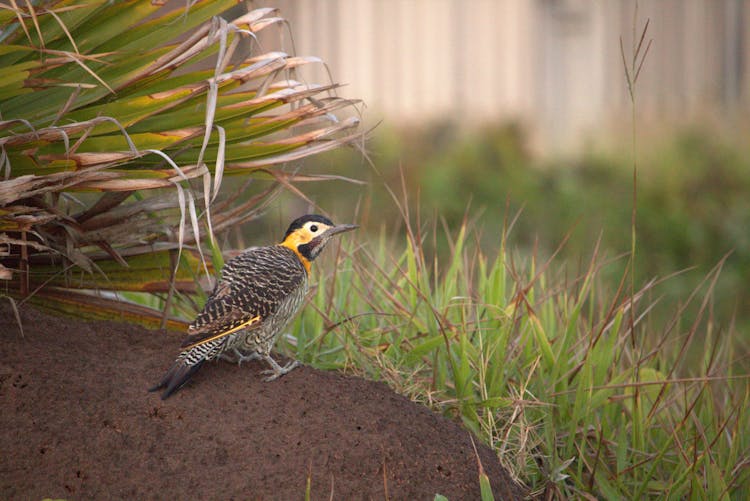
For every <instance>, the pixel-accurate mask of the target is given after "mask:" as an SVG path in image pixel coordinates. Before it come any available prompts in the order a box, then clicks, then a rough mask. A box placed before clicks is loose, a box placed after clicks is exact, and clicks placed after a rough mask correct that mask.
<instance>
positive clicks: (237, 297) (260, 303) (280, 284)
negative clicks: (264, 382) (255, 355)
mask: <svg viewBox="0 0 750 501" xmlns="http://www.w3.org/2000/svg"><path fill="white" fill-rule="evenodd" d="M306 292H307V271H306V270H305V268H304V266H303V265H302V263H301V262H300V260H299V258H298V257H297V256H296V255H295V254H294V252H293V251H292V250H290V249H288V248H286V247H282V246H279V245H274V246H268V247H253V248H250V249H248V250H246V251H245V252H243V253H242V254H240V255H239V256H237V257H235V258H234V259H232V260H230V261H228V262H227V263H226V265H225V266H224V269H223V270H222V273H221V279H220V280H219V282H218V283H217V284H216V287H215V288H214V291H213V292H212V293H211V296H210V297H209V298H208V300H207V302H206V305H205V306H204V308H203V311H201V313H200V314H199V315H198V316H197V317H196V319H195V320H194V321H193V323H192V324H190V327H189V328H188V336H187V338H186V339H185V341H184V343H183V346H184V347H187V346H190V345H195V344H196V343H200V342H201V341H202V340H206V339H210V338H211V337H214V336H216V335H219V334H221V333H222V332H227V331H229V330H231V329H234V328H237V327H238V326H241V325H242V324H244V323H247V322H250V321H252V320H253V319H256V318H257V321H254V322H252V323H251V324H249V325H248V327H247V328H245V329H242V331H244V333H243V335H241V336H234V337H233V339H234V340H236V341H235V342H233V343H231V345H232V346H226V347H225V349H222V350H221V352H224V351H225V350H226V349H228V348H230V347H237V345H238V343H239V342H240V338H243V337H245V334H247V333H252V336H250V337H251V338H253V339H258V342H261V341H263V342H266V343H267V342H271V341H272V340H273V339H271V338H273V337H274V336H275V335H277V334H278V330H279V329H281V328H283V326H284V324H286V321H288V320H289V319H290V318H291V317H292V316H294V314H295V313H296V312H297V310H298V309H299V307H300V306H301V305H302V301H303V300H304V297H305V293H306ZM237 334H240V331H238V332H237ZM243 344H246V343H243ZM244 348H245V349H252V347H251V346H244ZM268 349H269V350H270V346H269V347H268Z"/></svg>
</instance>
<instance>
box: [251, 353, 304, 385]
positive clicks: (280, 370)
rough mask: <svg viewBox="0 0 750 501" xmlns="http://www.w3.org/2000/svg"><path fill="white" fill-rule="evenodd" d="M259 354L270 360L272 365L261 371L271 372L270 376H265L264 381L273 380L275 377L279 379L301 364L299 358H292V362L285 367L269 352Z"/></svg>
mask: <svg viewBox="0 0 750 501" xmlns="http://www.w3.org/2000/svg"><path fill="white" fill-rule="evenodd" d="M258 356H259V357H262V358H263V360H265V361H266V362H268V365H270V366H271V368H270V369H268V370H265V371H263V372H261V374H269V376H267V377H265V378H263V380H264V381H273V380H274V379H278V378H280V377H281V376H283V375H284V374H286V373H287V372H291V371H292V370H294V369H295V368H297V367H299V365H300V363H299V361H298V360H292V361H291V362H289V363H288V364H286V365H285V366H284V367H282V366H280V365H279V364H278V362H276V360H274V359H273V357H272V356H271V355H269V354H264V355H260V354H259V355H258Z"/></svg>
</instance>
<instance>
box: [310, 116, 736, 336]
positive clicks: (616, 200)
mask: <svg viewBox="0 0 750 501" xmlns="http://www.w3.org/2000/svg"><path fill="white" fill-rule="evenodd" d="M367 150H368V155H369V157H370V159H371V160H372V163H373V167H374V168H372V169H371V168H369V167H368V166H367V163H366V161H365V160H364V159H363V158H362V155H361V154H360V153H359V152H356V151H352V150H350V151H345V150H338V151H336V152H334V153H332V154H330V155H327V156H324V157H321V158H318V159H313V160H311V162H312V163H313V165H312V166H311V167H312V171H318V172H320V173H327V174H340V175H346V176H350V177H357V178H359V179H362V180H365V181H369V185H368V186H367V187H365V188H363V189H350V188H346V187H343V188H342V186H341V185H340V184H337V183H322V184H320V185H319V186H318V187H312V189H306V190H305V192H306V193H307V194H308V195H310V196H312V197H313V198H314V199H315V200H316V201H317V202H318V203H319V204H320V205H322V206H323V207H324V208H325V209H326V210H329V211H330V212H332V213H334V214H351V211H352V207H354V206H356V205H357V203H358V202H361V199H362V198H363V197H364V198H366V199H367V200H366V203H364V204H361V205H362V206H363V207H364V208H363V210H362V212H363V214H362V219H364V221H363V222H364V224H365V225H366V226H369V227H370V229H371V230H373V231H375V230H377V229H379V228H380V227H381V225H383V224H385V225H386V226H387V227H388V229H389V230H390V229H392V228H391V227H390V226H391V225H390V224H389V223H390V222H394V221H396V222H398V221H400V220H401V218H400V217H399V215H398V212H397V207H396V205H395V204H394V203H393V200H392V197H391V195H389V194H388V192H387V191H386V190H385V189H384V188H383V186H384V185H387V186H389V187H390V188H391V189H392V190H393V191H394V192H395V193H396V194H397V196H399V197H400V196H401V188H400V186H401V180H400V176H401V174H400V173H399V170H400V169H401V170H402V171H403V175H404V177H405V181H406V186H407V191H408V196H407V199H408V201H409V204H410V205H412V210H414V208H415V207H414V206H415V205H417V204H419V206H420V208H421V211H422V220H423V221H429V220H432V219H434V217H433V216H437V217H439V218H444V219H445V221H446V222H447V224H448V225H449V226H451V227H454V228H455V227H457V226H458V224H459V223H460V221H461V220H462V219H463V218H464V216H465V214H466V213H467V210H468V214H469V215H470V216H471V217H478V219H479V227H480V228H482V229H483V242H482V244H483V246H484V248H485V249H486V250H487V251H488V252H489V253H491V252H492V249H493V248H497V246H498V243H499V235H500V234H501V231H502V225H503V221H504V219H505V218H506V217H507V218H509V219H510V218H512V217H513V216H514V215H515V214H516V213H517V212H518V211H519V210H521V211H522V212H521V216H520V218H519V219H518V221H517V223H516V224H515V226H514V228H513V230H512V232H511V244H512V245H516V246H518V247H521V248H524V247H529V246H532V245H535V244H538V245H539V246H540V250H541V252H542V253H543V254H544V253H547V254H549V253H551V252H553V251H554V249H555V248H556V247H557V246H558V245H559V244H560V242H561V241H562V240H563V238H564V237H565V235H567V234H568V233H570V234H571V238H570V239H569V241H568V242H567V243H566V245H565V247H564V249H563V256H564V257H567V258H568V259H571V260H575V261H578V260H585V259H586V258H587V257H588V256H589V255H590V254H591V252H592V250H593V249H594V247H595V244H596V241H597V239H598V238H599V237H600V236H601V238H602V249H603V250H604V251H606V252H607V254H608V255H609V256H616V255H620V254H623V253H625V252H628V251H629V250H630V218H631V208H632V196H633V193H632V183H633V173H632V160H631V159H630V158H628V157H627V156H622V155H619V156H618V155H617V154H614V153H604V154H603V153H587V154H584V155H582V156H580V157H579V158H576V159H573V160H570V159H566V160H559V161H550V160H547V161H540V160H538V159H536V158H534V156H533V155H532V154H531V153H530V152H529V148H528V147H527V145H526V137H525V134H524V132H523V130H522V129H521V128H520V127H519V126H517V125H514V124H510V125H502V126H494V127H488V128H484V129H481V130H477V131H473V132H468V131H465V130H460V129H459V128H457V127H455V126H453V125H450V124H441V125H436V126H433V127H429V128H426V129H423V130H415V129H406V130H394V129H388V128H385V127H380V128H378V129H376V132H375V137H374V138H372V139H371V140H370V141H369V142H368V144H367ZM638 154H639V179H638V220H637V221H638V233H637V250H636V257H637V262H636V266H637V270H636V272H637V275H638V276H637V283H639V282H642V281H644V280H646V279H650V278H653V277H655V276H658V277H665V276H667V275H670V274H672V273H675V272H678V271H682V270H687V269H688V268H691V267H694V268H692V269H690V270H688V271H685V272H684V273H681V274H680V275H679V276H677V277H674V278H671V279H670V280H669V281H668V282H667V284H665V285H666V287H665V288H662V290H666V291H667V292H666V293H667V294H668V295H669V296H672V297H671V298H666V299H676V298H685V297H686V296H687V294H689V293H690V291H691V290H692V289H693V288H694V287H695V286H696V285H697V284H698V283H699V282H700V280H701V279H702V278H703V277H704V276H706V274H707V273H708V272H709V270H710V269H711V268H712V267H713V266H714V265H716V263H717V262H719V260H720V259H721V258H722V256H723V255H724V254H725V253H727V252H729V251H732V255H731V256H730V257H729V259H728V260H727V262H726V265H725V268H724V272H723V273H722V275H721V278H720V281H719V284H718V285H717V291H716V294H715V295H714V297H715V301H716V304H715V305H714V308H715V310H714V311H715V313H716V314H718V315H720V316H721V317H723V320H725V321H727V320H728V319H729V318H730V316H731V315H733V314H734V313H738V314H739V315H740V317H741V318H742V319H743V321H745V322H748V321H750V291H748V288H747V287H746V286H745V284H747V283H749V282H750V158H749V157H748V155H747V154H746V152H744V151H742V148H741V146H737V145H732V144H727V143H724V142H722V141H721V140H720V139H719V138H718V137H717V136H716V135H712V134H709V133H707V132H704V131H700V130H694V129H689V130H684V131H681V132H678V133H676V134H675V135H674V136H673V137H672V138H671V139H670V140H669V141H666V142H665V143H663V144H661V145H659V146H657V147H653V148H651V149H650V150H649V151H639V153H638ZM356 165H360V166H361V169H359V170H358V169H356V168H355V169H353V168H352V167H353V166H356ZM353 172H354V173H357V172H359V173H360V175H356V174H355V175H352V173H353ZM306 188H308V187H306ZM394 224H396V223H394ZM428 245H429V243H428ZM437 247H438V249H437V252H442V251H443V250H445V249H441V244H440V242H438V243H437ZM620 261H621V263H622V264H621V267H620V270H622V269H624V267H625V264H626V259H625V258H623V259H621V260H620ZM612 269H613V271H612V279H613V280H617V279H619V278H620V277H619V275H618V273H619V271H617V267H614V268H612ZM668 302H672V301H668Z"/></svg>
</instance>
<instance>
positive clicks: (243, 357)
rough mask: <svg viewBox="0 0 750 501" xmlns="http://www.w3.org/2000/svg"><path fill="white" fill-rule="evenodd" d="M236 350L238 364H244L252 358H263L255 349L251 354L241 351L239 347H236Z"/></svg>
mask: <svg viewBox="0 0 750 501" xmlns="http://www.w3.org/2000/svg"><path fill="white" fill-rule="evenodd" d="M234 351H235V354H236V355H237V365H242V362H249V361H251V360H258V359H259V358H263V357H261V356H260V354H259V353H258V352H257V351H254V352H252V353H250V354H249V355H243V354H242V352H240V351H239V350H238V349H237V348H235V349H234Z"/></svg>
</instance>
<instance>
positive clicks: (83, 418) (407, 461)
mask: <svg viewBox="0 0 750 501" xmlns="http://www.w3.org/2000/svg"><path fill="white" fill-rule="evenodd" d="M21 318H22V323H23V326H24V331H25V337H24V338H22V337H21V334H20V332H19V329H18V327H17V324H16V321H15V319H14V317H13V314H12V312H11V310H10V308H9V306H7V305H2V306H0V430H1V431H0V451H2V452H1V453H0V499H40V498H43V497H53V498H69V499H70V498H74V499H125V498H127V499H154V498H166V499H302V498H303V497H304V495H305V489H306V484H307V482H308V478H309V479H310V480H311V492H312V499H329V498H332V499H385V498H386V497H389V498H390V499H433V498H434V495H435V494H436V493H440V494H443V495H445V496H447V497H448V498H449V499H478V498H479V481H478V467H477V460H476V456H475V454H474V450H473V448H472V445H471V440H470V436H469V434H468V433H467V432H466V431H465V430H464V429H462V428H461V427H459V426H458V425H457V424H456V423H453V422H451V421H449V420H447V419H445V418H443V417H441V416H439V415H437V414H435V413H433V412H431V411H430V410H428V409H426V408H424V407H422V406H420V405H417V404H414V403H412V402H410V401H409V400H408V399H406V398H404V397H401V396H399V395H397V394H395V393H394V392H393V391H391V390H390V389H389V388H388V387H386V386H385V385H384V384H382V383H376V382H372V381H366V380H363V379H361V378H357V377H349V376H345V375H342V374H339V373H336V372H324V371H320V370H316V369H313V368H311V367H301V368H299V369H297V370H295V371H293V372H291V373H290V374H288V375H286V376H284V377H283V378H281V379H279V380H277V381H273V382H269V383H266V382H263V381H262V380H261V376H260V375H259V372H260V371H261V370H262V369H263V368H264V367H263V366H262V365H261V364H260V363H249V364H243V365H242V366H241V367H237V366H236V365H231V364H229V363H225V362H219V363H211V364H208V365H206V366H204V367H203V369H201V371H200V372H199V373H198V374H197V375H196V376H195V377H194V378H193V380H192V381H191V382H190V383H189V384H188V385H187V386H186V387H185V388H183V389H182V390H181V391H179V392H178V393H176V394H175V395H174V396H172V397H171V398H170V399H168V400H167V401H164V402H163V401H161V400H160V399H159V396H158V394H155V393H147V392H146V388H147V387H148V386H150V385H152V384H153V383H154V382H156V381H158V379H159V378H160V377H161V375H162V373H163V371H164V370H165V369H166V368H167V367H168V366H169V364H170V363H171V362H172V359H173V356H174V355H175V350H177V348H178V346H179V343H180V340H181V335H180V334H178V333H163V332H149V331H146V330H143V329H141V328H139V327H135V326H132V325H126V324H118V323H114V322H81V321H75V320H69V319H61V318H56V317H52V316H48V315H46V314H43V313H40V312H38V311H35V310H33V309H29V308H24V309H23V310H22V312H21ZM475 442H476V443H477V449H478V451H479V457H480V458H481V461H482V464H483V466H484V469H485V471H486V472H487V474H488V475H489V477H490V479H491V483H492V486H493V489H494V491H495V496H496V497H495V499H514V498H517V497H519V496H520V493H521V490H520V489H519V488H518V487H517V486H516V485H514V484H513V483H512V481H511V480H510V478H509V477H508V475H507V473H506V472H505V471H504V470H503V469H502V467H501V466H500V464H499V462H498V460H497V458H496V456H495V455H494V453H493V452H492V450H491V449H489V448H488V447H486V446H484V445H482V444H480V443H479V442H478V440H476V439H475Z"/></svg>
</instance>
